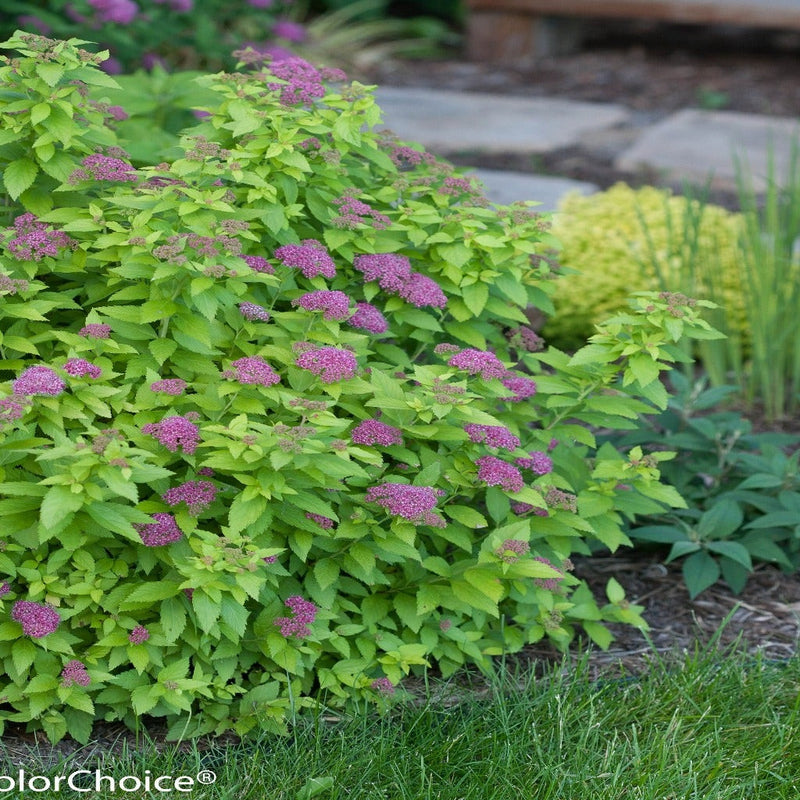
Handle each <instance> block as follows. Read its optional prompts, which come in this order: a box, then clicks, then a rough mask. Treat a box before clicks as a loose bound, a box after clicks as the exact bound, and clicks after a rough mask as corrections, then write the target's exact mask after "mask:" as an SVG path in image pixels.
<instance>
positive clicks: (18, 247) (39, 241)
mask: <svg viewBox="0 0 800 800" xmlns="http://www.w3.org/2000/svg"><path fill="white" fill-rule="evenodd" d="M14 231H15V232H16V234H17V235H16V237H15V238H14V239H11V240H10V241H9V243H8V250H9V252H10V253H11V255H13V256H14V258H17V259H19V260H20V261H41V260H42V259H43V258H44V257H45V256H52V257H56V256H57V255H58V250H59V248H61V247H69V248H74V247H76V246H77V244H78V243H77V242H76V241H75V240H74V239H72V238H71V237H69V236H67V234H66V233H64V232H63V231H54V230H52V229H51V228H49V227H48V225H46V224H45V223H44V222H39V221H38V219H37V218H36V216H35V215H34V214H30V213H28V214H23V215H22V216H20V217H17V218H16V219H15V220H14Z"/></svg>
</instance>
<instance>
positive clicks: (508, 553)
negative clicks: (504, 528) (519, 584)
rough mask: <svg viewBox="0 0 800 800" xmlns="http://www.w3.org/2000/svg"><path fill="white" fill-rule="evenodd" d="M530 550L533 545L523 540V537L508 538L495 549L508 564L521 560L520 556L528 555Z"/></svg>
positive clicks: (497, 554) (499, 556) (496, 553)
mask: <svg viewBox="0 0 800 800" xmlns="http://www.w3.org/2000/svg"><path fill="white" fill-rule="evenodd" d="M530 550H531V546H530V545H529V544H528V543H527V542H523V541H522V539H506V540H505V541H504V542H503V544H501V545H500V547H498V548H497V550H495V551H494V554H495V555H496V556H497V557H498V558H499V559H500V560H501V561H505V562H506V563H507V564H513V563H514V562H515V561H519V558H520V556H524V555H527V554H528V553H529V552H530Z"/></svg>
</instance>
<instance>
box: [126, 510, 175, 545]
mask: <svg viewBox="0 0 800 800" xmlns="http://www.w3.org/2000/svg"><path fill="white" fill-rule="evenodd" d="M150 516H151V517H152V518H153V519H154V520H155V522H150V523H135V524H134V526H133V527H134V528H135V529H136V531H137V533H138V534H139V536H141V537H142V542H143V543H144V544H145V545H147V547H161V546H162V545H165V544H172V543H173V542H177V541H178V539H181V538H183V532H182V531H181V529H180V528H179V527H178V524H177V523H176V522H175V517H173V516H172V514H163V513H158V514H151V515H150Z"/></svg>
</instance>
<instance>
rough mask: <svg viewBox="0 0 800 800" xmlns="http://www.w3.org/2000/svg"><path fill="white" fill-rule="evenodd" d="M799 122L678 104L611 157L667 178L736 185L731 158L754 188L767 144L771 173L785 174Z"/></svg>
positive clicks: (762, 176) (763, 179)
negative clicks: (740, 165)
mask: <svg viewBox="0 0 800 800" xmlns="http://www.w3.org/2000/svg"><path fill="white" fill-rule="evenodd" d="M798 136H800V123H798V120H796V119H791V118H786V117H768V116H762V115H758V114H742V113H739V112H733V111H701V110H699V109H684V110H683V111H679V112H677V113H675V114H672V115H670V116H669V117H666V118H665V119H663V120H661V121H660V122H657V123H656V124H654V125H652V126H651V127H649V128H646V129H645V130H644V132H643V133H642V134H641V135H640V136H639V137H638V139H637V140H636V141H635V142H634V144H633V145H632V146H631V147H629V148H627V149H626V150H624V151H623V152H622V153H621V154H620V155H619V156H618V157H617V158H616V159H615V161H614V165H615V166H616V168H617V169H619V170H622V171H626V172H635V171H638V170H641V169H643V168H645V169H656V170H659V171H660V172H661V174H662V176H663V177H664V178H666V179H667V180H688V181H693V182H698V183H705V181H706V180H708V179H711V181H712V185H713V186H716V187H719V188H725V189H730V188H735V187H736V158H739V159H741V160H742V163H743V164H745V165H747V167H748V170H749V172H750V173H751V175H752V178H753V187H754V188H755V189H756V191H763V190H764V189H765V188H766V185H767V175H768V158H769V153H770V148H771V149H772V153H773V154H774V159H775V177H777V178H778V179H780V178H781V177H785V176H786V174H787V171H788V166H789V163H790V155H791V150H792V142H793V141H795V142H797V141H798Z"/></svg>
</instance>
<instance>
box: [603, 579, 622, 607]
mask: <svg viewBox="0 0 800 800" xmlns="http://www.w3.org/2000/svg"><path fill="white" fill-rule="evenodd" d="M606 597H607V598H608V601H609V602H610V603H614V604H615V605H616V604H618V603H621V602H622V601H623V600H624V599H625V590H624V589H623V588H622V586H621V585H620V582H619V581H618V580H617V579H616V578H610V579H609V581H608V583H607V584H606Z"/></svg>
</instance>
